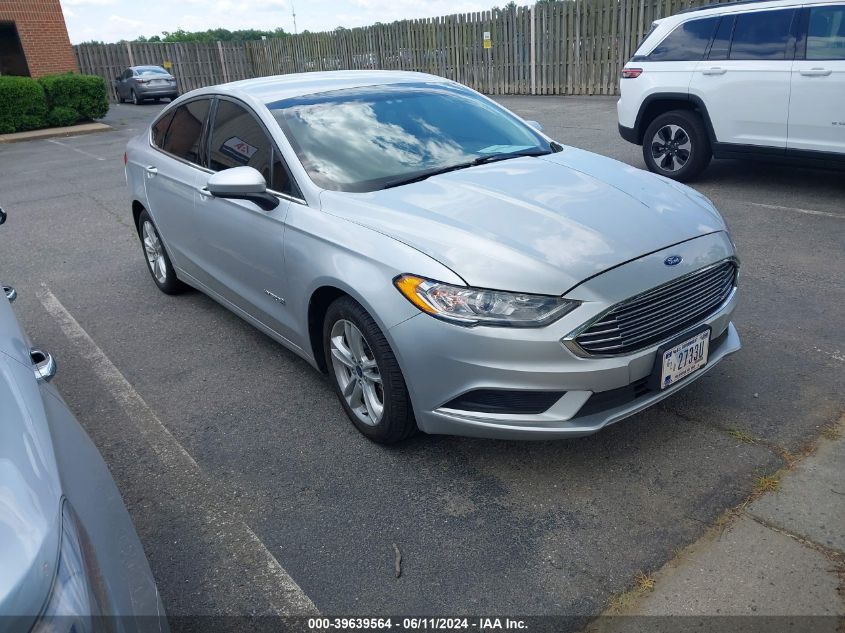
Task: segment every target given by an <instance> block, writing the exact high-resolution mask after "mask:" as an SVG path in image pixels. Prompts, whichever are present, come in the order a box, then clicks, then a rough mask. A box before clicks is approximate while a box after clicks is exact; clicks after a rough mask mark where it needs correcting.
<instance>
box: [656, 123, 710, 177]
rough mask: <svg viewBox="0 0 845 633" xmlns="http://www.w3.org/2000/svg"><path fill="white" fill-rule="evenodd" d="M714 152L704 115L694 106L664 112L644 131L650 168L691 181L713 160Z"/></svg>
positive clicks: (658, 172)
mask: <svg viewBox="0 0 845 633" xmlns="http://www.w3.org/2000/svg"><path fill="white" fill-rule="evenodd" d="M712 157H713V152H712V150H711V148H710V139H709V138H708V136H707V130H705V129H704V123H703V122H702V120H701V117H700V116H699V115H698V114H696V113H695V112H692V111H690V110H672V111H671V112H666V113H665V114H661V115H660V116H658V117H657V118H656V119H654V121H652V122H651V125H649V126H648V127H647V128H646V131H645V134H644V135H643V160H645V164H646V166H648V169H649V171H653V172H654V173H656V174H660V175H661V176H665V177H667V178H671V179H672V180H678V181H680V182H687V181H689V180H692V179H693V178H695V177H696V176H698V175H699V174H700V173H701V172H702V171H704V169H705V167H707V165H708V164H710V159H711V158H712Z"/></svg>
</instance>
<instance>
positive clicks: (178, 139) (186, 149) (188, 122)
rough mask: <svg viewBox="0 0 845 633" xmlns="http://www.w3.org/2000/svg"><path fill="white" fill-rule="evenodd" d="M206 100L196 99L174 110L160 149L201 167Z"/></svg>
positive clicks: (206, 110) (207, 102)
mask: <svg viewBox="0 0 845 633" xmlns="http://www.w3.org/2000/svg"><path fill="white" fill-rule="evenodd" d="M209 103H210V102H209V100H208V99H197V100H196V101H190V102H189V103H186V104H184V105H181V106H179V107H178V108H176V110H175V112H174V114H173V120H172V121H171V122H170V127H169V128H168V130H167V135H166V136H165V138H164V144H163V145H162V149H163V150H164V151H165V152H168V153H170V154H173V155H174V156H178V157H179V158H181V159H183V160H186V161H188V162H189V163H194V164H196V165H203V163H204V161H203V151H202V128H203V126H204V125H205V119H206V117H207V116H208V106H209Z"/></svg>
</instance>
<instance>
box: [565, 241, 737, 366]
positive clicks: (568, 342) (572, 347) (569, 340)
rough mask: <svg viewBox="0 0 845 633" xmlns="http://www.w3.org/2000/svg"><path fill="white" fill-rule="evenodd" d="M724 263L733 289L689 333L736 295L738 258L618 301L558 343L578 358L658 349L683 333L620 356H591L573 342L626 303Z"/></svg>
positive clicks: (723, 260) (593, 356)
mask: <svg viewBox="0 0 845 633" xmlns="http://www.w3.org/2000/svg"><path fill="white" fill-rule="evenodd" d="M725 262H733V264H734V265H735V266H736V270H737V272H736V280H737V281H736V282H735V283H734V286H733V288H732V289H731V291H730V293H729V294H728V296H727V298H726V299H725V300H724V301H723V302H722V303H720V304H719V305H718V306H717V307H716V308H715V309H714V310H713V311H712V312H710V314H708V315H707V316H705V317H704V318H703V319H702V321H700V322H699V323H695V324H694V325H692V326H690V327H689V328H687V329H686V330H684V331H689V330H691V329H693V328H696V327H698V326H699V325H701V323H702V322H703V321H706V320H707V319H709V318H710V317H711V316H713V315H714V314H717V313H719V312H721V311H722V310H724V309H725V306H727V305H728V304H729V303H730V302H731V301H732V300H733V298H734V296H735V295H736V289H737V283H738V281H739V258H737V257H735V256H731V257H725V258H724V259H720V260H719V261H717V262H714V263H712V264H708V265H707V266H704V267H703V268H698V269H696V270H693V271H692V272H689V273H687V274H686V275H681V276H680V277H675V279H670V280H669V281H667V282H665V283H662V284H660V285H658V286H654V287H653V288H649V289H648V290H644V291H643V292H640V293H637V294H635V295H634V296H632V297H628V298H627V299H623V300H622V301H618V302H617V303H614V304H613V305H612V306H610V307H608V308H606V309H604V310H602V311H601V312H599V313H598V314H597V315H596V316H594V317H593V318H592V319H590V320H589V321H585V322H584V323H582V324H581V325H579V326H578V327H577V328H575V329H574V330H572V331H571V332H570V333H569V334H567V335H566V336H564V337H563V338H562V339H560V342H561V344H562V345H563V346H564V347H565V348H566V349H568V350H569V351H570V352H572V353H573V354H575V356H577V357H578V358H619V357H621V356H632V355H634V354H639V353H640V352H643V351H645V350H648V349H651V348H652V347H653V348H657V347H660V346H661V345H662V344H663V343H665V342H666V341H669V340H671V339H674V338H678V337H679V336H680V335H681V334H683V332H681V334H673V335H672V336H668V337H666V338H665V339H662V340H660V341H658V342H656V343H654V344H653V345H649V346H648V347H644V348H643V349H641V350H637V351H634V352H623V353H621V354H591V353H589V352H588V351H586V350H585V349H584V348H582V347H581V346H580V345H579V344H578V343H577V342H576V341H575V339H576V338H578V336H580V335H581V334H582V333H583V332H584V331H585V330H588V329H589V328H590V327H591V326H592V325H593V324H594V323H596V322H597V321H601V320H602V319H603V318H604V317H605V316H607V315H608V313H610V312H612V311H614V310H616V309H617V308H619V307H621V306H624V305H625V304H626V303H631V302H632V301H635V300H637V299H638V298H639V297H641V296H642V295H644V294H647V293H650V292H655V291H657V290H660V289H661V288H663V287H665V286H668V285H670V284H674V283H677V282H678V281H680V280H682V279H684V278H685V277H689V276H691V275H699V274H703V273H705V272H706V271H708V270H711V269H713V268H716V267H718V266H721V265H722V264H724V263H725Z"/></svg>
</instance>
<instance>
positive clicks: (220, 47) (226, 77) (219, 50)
mask: <svg viewBox="0 0 845 633" xmlns="http://www.w3.org/2000/svg"><path fill="white" fill-rule="evenodd" d="M217 53H218V54H219V55H220V67H221V68H222V69H223V83H229V70H228V69H227V68H226V56H225V55H223V44H222V42H220V40H217Z"/></svg>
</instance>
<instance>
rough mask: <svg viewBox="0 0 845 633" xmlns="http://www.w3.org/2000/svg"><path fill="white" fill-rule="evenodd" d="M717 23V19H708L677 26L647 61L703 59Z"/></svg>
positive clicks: (650, 54)
mask: <svg viewBox="0 0 845 633" xmlns="http://www.w3.org/2000/svg"><path fill="white" fill-rule="evenodd" d="M718 21H719V18H718V17H709V18H701V19H698V20H690V21H689V22H684V23H683V24H679V25H678V26H677V27H675V30H674V31H672V32H671V33H669V35H667V36H666V38H665V39H664V40H663V41H662V42H660V44H658V45H657V46H656V47H655V48H654V50H653V51H652V52H651V53H649V55H648V57H647V59H648V61H650V62H678V61H699V60H701V59H703V58H704V52H705V51H706V50H707V45H708V44H710V39H711V38H712V37H713V32H714V31H715V30H716V23H717V22H718Z"/></svg>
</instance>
